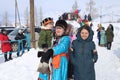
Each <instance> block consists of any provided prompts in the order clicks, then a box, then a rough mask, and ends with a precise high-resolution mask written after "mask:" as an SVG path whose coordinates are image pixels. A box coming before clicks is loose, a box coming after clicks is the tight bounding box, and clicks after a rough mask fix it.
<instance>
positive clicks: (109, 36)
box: [105, 25, 114, 50]
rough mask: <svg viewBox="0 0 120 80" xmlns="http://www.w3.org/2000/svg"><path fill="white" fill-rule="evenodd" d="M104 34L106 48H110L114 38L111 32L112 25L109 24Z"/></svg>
mask: <svg viewBox="0 0 120 80" xmlns="http://www.w3.org/2000/svg"><path fill="white" fill-rule="evenodd" d="M105 34H106V39H107V45H106V46H107V49H108V50H110V49H111V46H112V42H113V38H114V33H113V26H111V25H109V26H108V28H107V30H106V31H105Z"/></svg>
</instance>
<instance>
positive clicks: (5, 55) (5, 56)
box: [4, 53, 9, 62]
mask: <svg viewBox="0 0 120 80" xmlns="http://www.w3.org/2000/svg"><path fill="white" fill-rule="evenodd" d="M4 58H5V62H6V61H9V60H8V59H7V54H6V53H4Z"/></svg>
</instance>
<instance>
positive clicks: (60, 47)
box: [52, 36, 70, 80]
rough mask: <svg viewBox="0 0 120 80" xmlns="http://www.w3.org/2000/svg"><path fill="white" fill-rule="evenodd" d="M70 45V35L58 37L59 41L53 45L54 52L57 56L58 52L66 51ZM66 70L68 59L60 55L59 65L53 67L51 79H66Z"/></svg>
mask: <svg viewBox="0 0 120 80" xmlns="http://www.w3.org/2000/svg"><path fill="white" fill-rule="evenodd" d="M69 47H70V37H69V36H63V37H62V38H60V40H59V43H58V44H57V45H56V46H54V47H53V51H54V54H53V56H57V55H59V54H62V53H65V54H67V53H68V49H69ZM67 71H68V59H67V57H65V56H61V57H60V67H59V68H53V74H52V80H67Z"/></svg>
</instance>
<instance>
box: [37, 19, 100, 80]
mask: <svg viewBox="0 0 120 80" xmlns="http://www.w3.org/2000/svg"><path fill="white" fill-rule="evenodd" d="M53 23H54V22H53V18H51V17H47V18H45V19H44V20H43V21H42V27H41V32H40V34H39V35H40V36H39V41H38V47H39V48H42V49H43V51H38V54H37V56H38V57H41V58H40V63H39V66H38V69H37V71H38V72H39V75H38V80H72V79H74V80H80V79H81V80H87V79H89V80H95V69H94V63H96V62H97V59H98V54H97V50H96V47H95V43H94V41H93V35H94V32H93V31H92V29H91V27H90V26H89V25H88V24H84V25H83V26H81V27H80V28H78V29H77V30H75V29H74V26H73V25H72V24H70V23H69V24H68V23H67V22H66V21H65V20H63V19H58V20H57V21H56V22H55V26H54V25H53ZM78 44H79V45H78ZM78 63H80V64H78Z"/></svg>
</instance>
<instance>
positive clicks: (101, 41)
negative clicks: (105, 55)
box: [97, 24, 114, 50]
mask: <svg viewBox="0 0 120 80" xmlns="http://www.w3.org/2000/svg"><path fill="white" fill-rule="evenodd" d="M97 37H98V45H99V46H101V47H107V49H108V50H110V49H111V46H112V42H113V39H114V28H113V25H112V24H109V25H108V27H107V29H106V30H105V28H104V27H103V26H102V24H98V29H97Z"/></svg>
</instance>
